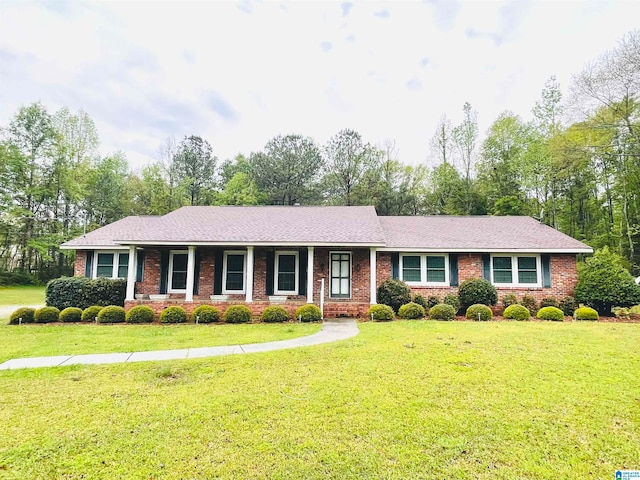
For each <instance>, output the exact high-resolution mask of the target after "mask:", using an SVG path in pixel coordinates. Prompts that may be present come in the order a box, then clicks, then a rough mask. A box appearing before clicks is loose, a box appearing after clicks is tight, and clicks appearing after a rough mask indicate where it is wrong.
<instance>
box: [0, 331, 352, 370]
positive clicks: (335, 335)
mask: <svg viewBox="0 0 640 480" xmlns="http://www.w3.org/2000/svg"><path fill="white" fill-rule="evenodd" d="M358 333H359V330H358V326H357V325H356V322H355V320H353V319H335V320H327V321H325V322H324V323H323V324H322V330H320V331H319V332H318V333H315V334H313V335H309V336H307V337H300V338H292V339H290V340H280V341H277V342H266V343H250V344H247V345H229V346H221V347H201V348H186V349H182V350H155V351H151V352H127V353H94V354H88V355H59V356H55V357H32V358H14V359H12V360H7V361H6V362H4V363H2V364H0V370H14V369H19V368H39V367H64V366H67V365H97V364H105V363H123V362H152V361H158V360H180V359H185V358H205V357H218V356H220V355H236V354H241V353H255V352H271V351H273V350H284V349H287V348H296V347H307V346H309V345H319V344H321V343H329V342H335V341H337V340H344V339H346V338H351V337H354V336H356V335H357V334H358Z"/></svg>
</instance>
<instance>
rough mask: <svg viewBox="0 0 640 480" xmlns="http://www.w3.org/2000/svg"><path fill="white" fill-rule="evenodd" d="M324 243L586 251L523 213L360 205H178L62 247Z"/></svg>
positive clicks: (447, 249) (443, 249) (388, 247)
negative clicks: (422, 211)
mask: <svg viewBox="0 0 640 480" xmlns="http://www.w3.org/2000/svg"><path fill="white" fill-rule="evenodd" d="M129 244H135V245H153V244H158V245H172V244H173V245H188V244H196V245H197V244H209V245H216V244H219V245H274V246H275V245H280V246H286V245H300V246H311V245H327V246H350V245H352V246H353V245H361V246H375V247H378V248H381V249H385V250H404V251H408V250H412V249H413V250H415V251H434V252H435V251H438V252H456V251H457V252H461V251H467V252H491V251H514V252H517V251H532V252H544V251H547V252H567V253H581V252H584V253H587V252H591V248H590V247H588V246H587V245H585V244H583V243H582V242H579V241H578V240H575V239H573V238H571V237H569V236H567V235H565V234H563V233H560V232H558V231H557V230H554V229H553V228H551V227H548V226H546V225H544V224H541V223H539V222H537V221H536V220H534V219H532V218H530V217H448V216H427V217H378V216H377V215H376V212H375V209H374V208H373V207H371V206H368V207H331V206H309V207H306V206H294V207H289V206H259V207H232V206H222V207H182V208H180V209H178V210H175V211H173V212H171V213H168V214H167V215H164V216H159V217H149V216H143V217H135V216H134V217H127V218H124V219H122V220H119V221H117V222H114V223H112V224H110V225H107V226H105V227H102V228H99V229H98V230H95V231H93V232H90V233H88V234H86V235H84V236H82V237H78V238H75V239H73V240H70V241H69V242H66V243H64V244H63V246H62V248H68V249H83V248H85V249H86V248H109V247H117V246H122V245H129Z"/></svg>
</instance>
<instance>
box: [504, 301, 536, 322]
mask: <svg viewBox="0 0 640 480" xmlns="http://www.w3.org/2000/svg"><path fill="white" fill-rule="evenodd" d="M502 316H503V317H504V318H507V319H509V320H529V318H530V317H531V313H530V312H529V310H527V309H526V308H525V307H523V306H522V305H518V304H517V303H514V304H512V305H509V306H508V307H507V308H505V309H504V313H503V314H502Z"/></svg>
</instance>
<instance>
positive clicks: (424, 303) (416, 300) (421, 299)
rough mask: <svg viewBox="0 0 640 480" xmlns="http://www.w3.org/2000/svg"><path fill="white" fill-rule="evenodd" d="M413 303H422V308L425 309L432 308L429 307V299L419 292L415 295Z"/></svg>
mask: <svg viewBox="0 0 640 480" xmlns="http://www.w3.org/2000/svg"><path fill="white" fill-rule="evenodd" d="M413 303H417V304H418V305H422V308H424V309H425V310H428V309H429V308H430V307H427V301H426V300H425V298H424V297H423V296H422V295H420V294H417V295H414V296H413Z"/></svg>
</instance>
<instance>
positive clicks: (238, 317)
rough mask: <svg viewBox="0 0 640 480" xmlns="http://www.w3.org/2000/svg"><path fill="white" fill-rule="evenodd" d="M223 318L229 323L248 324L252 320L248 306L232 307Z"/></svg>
mask: <svg viewBox="0 0 640 480" xmlns="http://www.w3.org/2000/svg"><path fill="white" fill-rule="evenodd" d="M222 318H223V319H224V321H225V322H227V323H247V322H248V321H249V320H251V310H249V307H247V306H246V305H231V306H230V307H229V308H227V309H226V310H225V312H224V315H223V317H222Z"/></svg>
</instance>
